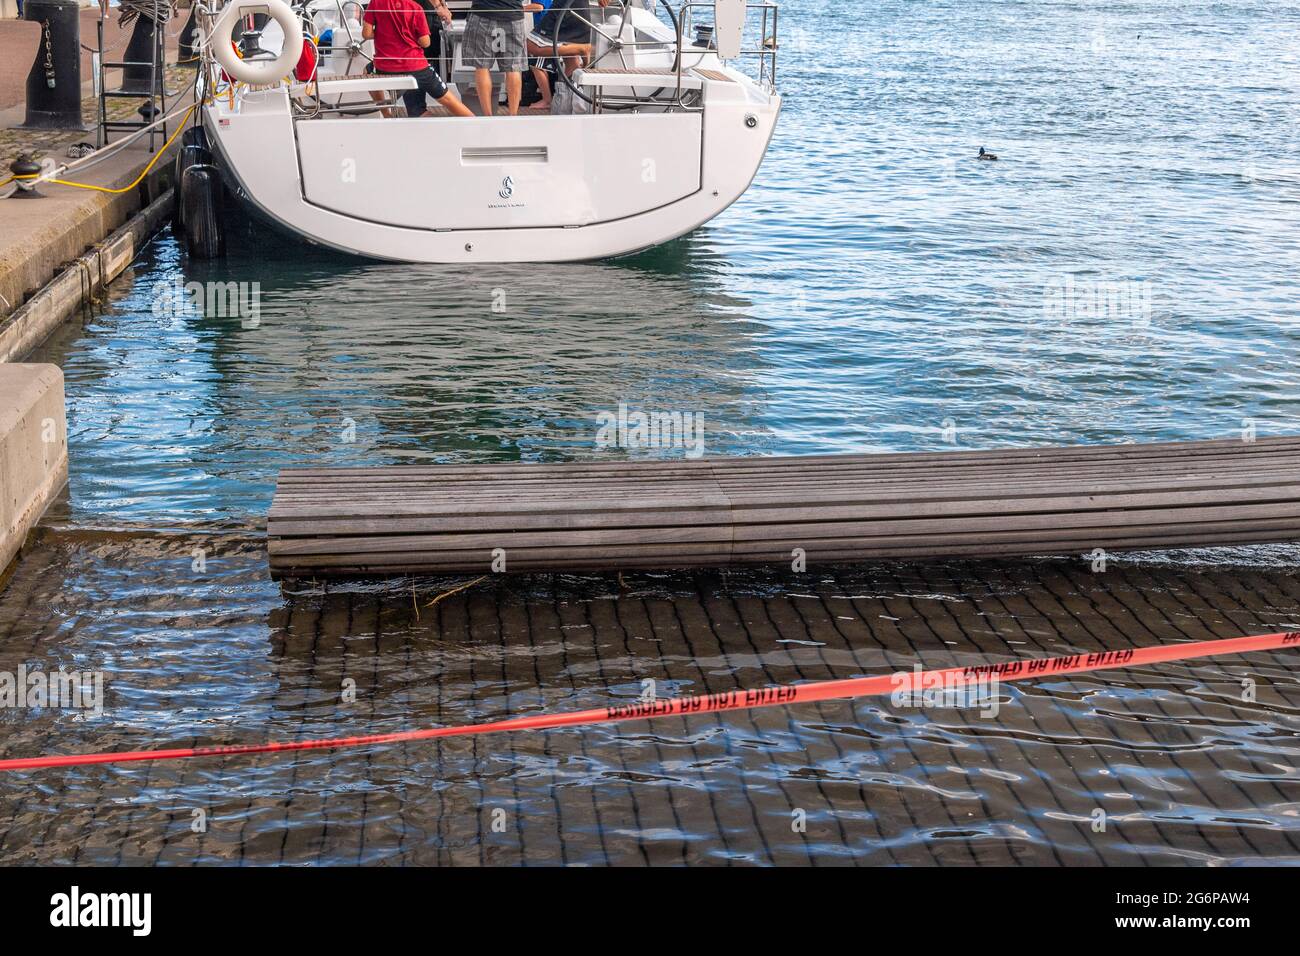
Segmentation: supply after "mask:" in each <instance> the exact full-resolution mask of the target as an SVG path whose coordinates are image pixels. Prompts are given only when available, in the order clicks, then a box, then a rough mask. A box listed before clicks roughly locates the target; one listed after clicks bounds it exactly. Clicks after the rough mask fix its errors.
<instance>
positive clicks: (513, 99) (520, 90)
mask: <svg viewBox="0 0 1300 956" xmlns="http://www.w3.org/2000/svg"><path fill="white" fill-rule="evenodd" d="M523 95H524V75H523V74H522V73H507V74H506V111H507V112H508V113H509V114H510V115H511V116H518V115H519V99H520V97H522V96H523Z"/></svg>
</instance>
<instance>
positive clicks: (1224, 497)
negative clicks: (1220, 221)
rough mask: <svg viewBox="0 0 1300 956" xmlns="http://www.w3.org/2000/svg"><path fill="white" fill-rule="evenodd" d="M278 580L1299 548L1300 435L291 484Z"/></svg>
mask: <svg viewBox="0 0 1300 956" xmlns="http://www.w3.org/2000/svg"><path fill="white" fill-rule="evenodd" d="M267 530H268V537H269V546H268V550H269V553H270V563H271V570H272V573H273V574H274V575H276V576H312V577H317V576H346V575H388V574H406V573H416V572H438V573H483V572H485V571H487V570H489V569H490V568H491V564H492V560H493V555H494V553H496V554H500V553H504V555H505V557H506V569H507V570H513V571H545V570H556V571H560V570H592V569H595V570H600V569H634V568H670V567H705V566H724V565H731V564H788V563H789V562H790V561H791V558H792V553H793V552H795V551H796V549H802V552H803V554H804V555H805V557H806V560H807V561H808V562H811V563H841V562H853V561H862V560H871V559H876V558H935V557H958V556H990V557H993V556H998V557H1005V556H1014V555H1036V554H1062V553H1071V552H1077V551H1080V550H1083V551H1091V550H1094V549H1097V548H1102V549H1106V550H1110V551H1121V550H1148V549H1164V548H1179V547H1199V546H1212V545H1227V544H1251V543H1273V542H1284V541H1294V540H1300V436H1292V437H1283V438H1275V439H1260V440H1258V441H1255V442H1244V441H1209V442H1187V443H1162V444H1154V445H1118V446H1085V447H1067V448H1023V449H1004V450H991V451H953V452H936V453H921V454H884V455H816V456H797V457H752V458H723V459H711V458H702V459H697V460H689V459H688V460H674V461H645V462H574V463H563V464H530V463H519V462H512V463H502V464H498V465H435V466H428V465H419V466H396V467H379V468H308V469H286V470H284V471H282V472H281V474H280V476H279V482H278V484H277V488H276V495H275V499H274V501H273V502H272V505H271V509H270V512H269V515H268V523H267Z"/></svg>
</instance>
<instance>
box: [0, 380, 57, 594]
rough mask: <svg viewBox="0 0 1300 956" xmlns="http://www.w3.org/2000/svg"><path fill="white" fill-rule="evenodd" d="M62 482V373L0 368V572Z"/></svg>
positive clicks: (5, 566)
mask: <svg viewBox="0 0 1300 956" xmlns="http://www.w3.org/2000/svg"><path fill="white" fill-rule="evenodd" d="M67 480H68V426H67V423H66V418H65V415H64V407H63V372H62V370H61V369H60V368H59V367H58V366H57V365H26V364H15V363H5V364H0V570H2V569H4V568H7V567H8V566H9V562H10V561H12V560H13V559H14V556H15V555H16V554H17V553H18V549H19V548H20V547H22V543H23V540H24V539H25V538H26V537H27V532H28V531H29V530H31V528H32V526H33V525H34V524H36V522H37V521H39V520H40V517H41V515H42V514H44V513H45V509H46V507H47V506H48V505H49V503H50V502H51V501H53V500H54V497H55V495H57V494H58V493H59V491H60V490H61V489H62V488H63V486H64V484H66V483H67Z"/></svg>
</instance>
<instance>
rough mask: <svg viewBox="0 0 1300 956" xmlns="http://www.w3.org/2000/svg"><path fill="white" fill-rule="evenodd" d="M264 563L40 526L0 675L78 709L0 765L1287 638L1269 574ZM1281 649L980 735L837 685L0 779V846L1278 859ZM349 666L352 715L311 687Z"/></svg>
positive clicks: (25, 736)
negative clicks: (80, 692) (665, 709)
mask: <svg viewBox="0 0 1300 956" xmlns="http://www.w3.org/2000/svg"><path fill="white" fill-rule="evenodd" d="M194 547H203V548H204V549H206V550H207V551H208V553H209V554H210V555H211V556H210V557H209V558H208V566H207V570H206V572H205V573H203V574H197V575H196V574H194V573H193V572H192V570H191V564H190V562H191V553H192V549H193V548H194ZM263 548H264V542H262V541H260V540H258V539H256V538H255V537H252V536H249V537H240V536H232V537H228V538H221V537H210V536H209V537H203V538H192V539H190V538H176V539H168V538H166V537H160V536H158V535H156V534H148V535H141V536H140V537H138V538H136V537H130V536H118V535H111V536H110V535H98V536H97V535H95V534H93V533H90V532H79V533H75V534H71V533H70V534H66V535H65V534H59V533H55V532H47V533H45V536H44V538H43V539H42V540H40V541H38V542H37V543H36V544H35V546H34V547H33V548H32V549H31V551H30V553H29V554H28V555H27V557H26V558H25V559H24V560H23V562H21V563H20V565H19V566H18V568H17V570H16V573H15V575H14V577H13V579H12V580H11V582H10V583H9V585H8V589H7V590H6V592H5V594H4V597H3V599H2V600H0V669H4V670H13V669H14V668H16V667H17V666H18V665H19V664H20V663H24V662H26V663H27V664H28V665H29V666H31V665H34V664H37V663H43V664H45V665H46V666H57V664H60V663H62V664H65V665H66V666H69V667H71V666H74V665H77V666H83V667H86V666H91V664H92V663H95V662H98V663H99V665H100V666H103V667H105V668H106V669H107V670H108V671H109V673H108V687H109V694H108V711H107V714H106V716H105V717H104V718H102V719H99V720H94V719H89V720H88V719H81V718H78V717H76V716H74V715H70V714H68V713H66V712H51V711H43V712H14V711H10V712H9V713H8V714H6V715H5V717H4V725H3V729H2V730H0V751H2V752H3V754H4V755H5V756H19V755H33V754H37V753H48V752H74V751H79V750H100V749H110V748H112V749H119V748H130V747H146V746H166V745H182V746H183V745H190V744H199V743H234V742H248V741H251V740H260V739H265V738H278V739H296V738H305V737H315V736H332V735H335V734H344V733H359V732H368V731H376V730H382V729H405V728H413V727H419V726H428V725H435V724H451V723H460V722H467V721H471V720H476V719H486V718H495V717H499V716H502V715H505V714H507V713H510V714H524V713H531V712H537V711H539V710H542V709H548V710H554V709H560V708H565V709H569V708H582V707H593V706H603V705H606V704H608V703H615V702H627V701H628V700H629V699H630V698H632V697H634V696H636V695H638V694H640V693H641V691H642V689H643V686H644V685H643V684H642V682H643V681H645V680H653V681H655V682H656V684H655V686H656V689H657V691H658V693H659V694H661V695H664V696H668V695H672V694H677V693H689V692H698V691H723V690H730V689H733V688H736V687H757V686H762V685H766V684H771V683H785V682H791V681H800V680H816V679H823V678H833V677H848V676H853V675H858V674H861V673H864V672H877V671H888V670H893V669H899V668H909V667H910V666H911V665H912V664H913V663H915V662H920V663H922V664H924V665H927V666H946V665H951V664H953V663H972V662H991V661H997V660H1008V659H1012V658H1017V657H1022V656H1026V655H1029V656H1040V655H1043V656H1046V655H1053V654H1061V653H1064V652H1065V651H1067V650H1072V649H1077V650H1096V649H1117V648H1123V647H1128V646H1133V645H1148V644H1154V643H1157V642H1168V641H1180V640H1201V639H1209V638H1216V637H1230V636H1239V635H1241V634H1244V633H1263V632H1271V631H1277V630H1283V629H1290V628H1295V627H1297V626H1298V625H1300V581H1297V579H1296V577H1295V575H1294V573H1293V572H1292V571H1291V570H1289V569H1269V568H1267V567H1255V568H1251V567H1231V566H1223V565H1219V566H1215V567H1206V568H1203V569H1202V568H1196V567H1170V566H1163V565H1154V564H1137V563H1131V562H1124V563H1120V562H1112V563H1111V564H1110V565H1109V566H1108V568H1107V570H1106V571H1105V572H1104V573H1094V572H1093V571H1092V570H1091V568H1090V566H1089V564H1088V563H1087V562H1084V561H1070V562H1065V561H1058V562H996V563H977V562H949V563H942V564H926V565H918V564H902V563H889V564H881V565H869V566H863V567H859V568H855V569H849V568H832V569H829V570H826V571H820V572H817V573H810V574H807V575H802V576H796V575H791V574H770V573H766V572H757V571H752V572H744V573H739V572H726V573H724V572H713V571H702V572H697V573H690V574H675V575H661V574H644V573H637V574H633V573H629V574H627V575H625V576H624V577H623V578H622V579H621V580H620V579H619V577H618V576H616V575H611V576H600V577H577V576H569V575H539V576H521V577H516V578H510V579H504V578H496V579H492V580H489V581H485V582H482V583H480V584H479V585H477V586H475V587H474V588H471V589H469V590H467V591H463V592H461V593H458V594H455V595H452V596H450V597H448V598H446V599H445V600H442V601H440V602H438V603H436V604H433V603H431V602H432V601H433V599H434V597H435V596H436V595H438V594H440V593H443V592H445V591H446V589H447V588H449V587H451V586H452V585H453V584H455V583H457V581H456V580H454V579H441V580H439V579H427V578H425V579H414V580H412V579H407V580H404V581H390V582H387V583H383V584H369V585H355V584H354V585H347V586H342V587H332V586H331V587H329V588H325V589H321V590H318V591H313V592H310V593H298V594H286V595H283V596H282V595H281V593H280V591H279V588H278V587H277V586H276V585H275V584H273V583H272V582H270V581H268V580H267V578H266V575H265V567H264V557H263V555H264V552H263ZM1253 554H1255V555H1258V552H1253ZM1296 663H1297V660H1296V659H1295V658H1294V657H1289V656H1287V655H1286V654H1285V653H1279V654H1257V655H1251V656H1248V657H1240V658H1225V659H1220V660H1202V661H1193V662H1188V663H1185V664H1170V665H1163V666H1160V667H1154V668H1146V669H1142V670H1139V671H1135V672H1130V671H1110V672H1106V673H1103V674H1096V675H1083V676H1080V677H1076V678H1073V679H1059V678H1058V679H1051V680H1044V681H1035V682H1030V683H1023V684H1015V685H1004V687H1003V689H1002V697H1003V700H1002V704H1001V708H1000V713H999V714H998V716H997V717H996V718H991V719H990V718H985V717H981V716H980V715H979V713H978V712H977V711H973V710H955V709H942V710H924V711H922V710H918V709H915V708H908V707H902V706H895V705H893V704H891V703H890V702H889V701H888V700H862V701H857V702H828V703H822V704H810V705H800V706H796V707H791V708H773V709H769V710H761V711H753V712H737V713H732V714H723V715H701V716H698V717H690V718H668V719H664V720H661V721H656V722H632V723H627V724H622V725H616V726H615V725H605V726H598V727H592V728H589V729H587V730H581V731H579V730H566V731H552V732H545V733H534V734H512V735H508V736H500V737H494V738H479V739H457V740H449V741H443V742H439V743H429V744H411V745H403V746H396V747H391V748H387V749H375V750H372V751H369V752H348V753H344V752H340V753H326V752H305V753H300V754H295V755H285V756H279V757H276V756H269V755H267V756H257V757H242V758H220V759H205V760H201V761H189V762H180V763H159V764H154V765H143V764H137V765H129V766H123V767H118V768H103V767H90V768H86V769H80V770H68V771H48V772H47V771H43V772H40V773H39V774H31V775H18V774H15V775H9V776H4V777H2V778H0V861H2V862H5V863H19V862H80V863H91V862H95V863H142V864H151V863H164V864H193V863H228V864H242V863H275V862H289V863H358V862H360V863H423V864H442V865H450V864H459V865H479V864H517V863H570V864H579V863H587V864H602V863H613V864H628V865H646V864H653V865H672V864H682V863H701V862H707V863H752V864H762V863H781V864H793V865H835V864H891V863H905V864H916V865H931V864H957V865H974V864H1035V863H1037V864H1065V865H1076V866H1077V865H1097V864H1110V863H1128V864H1134V863H1186V864H1205V863H1219V862H1241V861H1259V860H1271V861H1287V862H1300V824H1297V822H1296V821H1297V815H1296V813H1297V809H1298V806H1300V804H1298V802H1297V801H1300V787H1298V786H1297V778H1296V770H1295V768H1296V767H1297V766H1298V765H1300V744H1297V740H1298V739H1300V736H1298V735H1297V731H1298V730H1300V723H1297V717H1296V714H1297V712H1300V684H1298V683H1297V681H1296V678H1295V673H1296V671H1295V667H1296ZM348 680H354V681H355V682H356V703H352V704H346V703H341V701H340V688H342V687H344V686H345V682H346V681H348ZM1244 680H1250V681H1253V682H1254V684H1253V686H1254V691H1255V699H1254V700H1253V701H1247V700H1243V686H1245V685H1243V681H1244ZM196 812H200V813H202V814H205V815H206V816H205V818H204V819H205V823H206V830H205V831H204V832H194V831H193V829H192V824H193V823H194V821H195V819H196V816H195V814H196ZM1098 814H1104V829H1103V830H1101V831H1098V830H1096V829H1095V828H1096V826H1097V825H1098V820H1099V819H1102V818H1099V816H1098Z"/></svg>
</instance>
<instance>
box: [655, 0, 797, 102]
mask: <svg viewBox="0 0 1300 956" xmlns="http://www.w3.org/2000/svg"><path fill="white" fill-rule="evenodd" d="M698 9H708V10H711V11H713V12H714V16H715V17H716V15H717V13H716V11H717V4H716V3H707V2H704V0H687V2H685V3H683V4H682V5H681V7H680V8H679V11H678V17H677V65H678V72H680V71H681V65H682V43H683V38H684V37H686V36H689V35H690V33H691V32H692V29H691V28H692V27H694V26H695V23H694V15H695V11H696V10H698ZM751 10H758V11H761V13H762V22H761V24H760V28H759V31H758V35H759V37H760V38H761V39H760V40H759V41H758V46H757V47H753V48H748V49H747V48H746V47H745V46H744V45H743V43H742V46H741V48H740V52H739V58H752V59H754V60H756V61H757V67H758V75H757V76H756V77H755V81H756V82H757V83H758V85H759V86H762V87H764V88H765V89H767V90H768V91H769V92H773V93H774V92H776V60H777V53H778V47H779V46H780V44H779V42H778V39H777V33H778V30H779V26H780V25H779V23H778V16H779V10H778V7H777V5H776V3H774V2H773V0H759V2H756V3H746V4H745V20H746V26H748V20H749V14H750V11H751Z"/></svg>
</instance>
